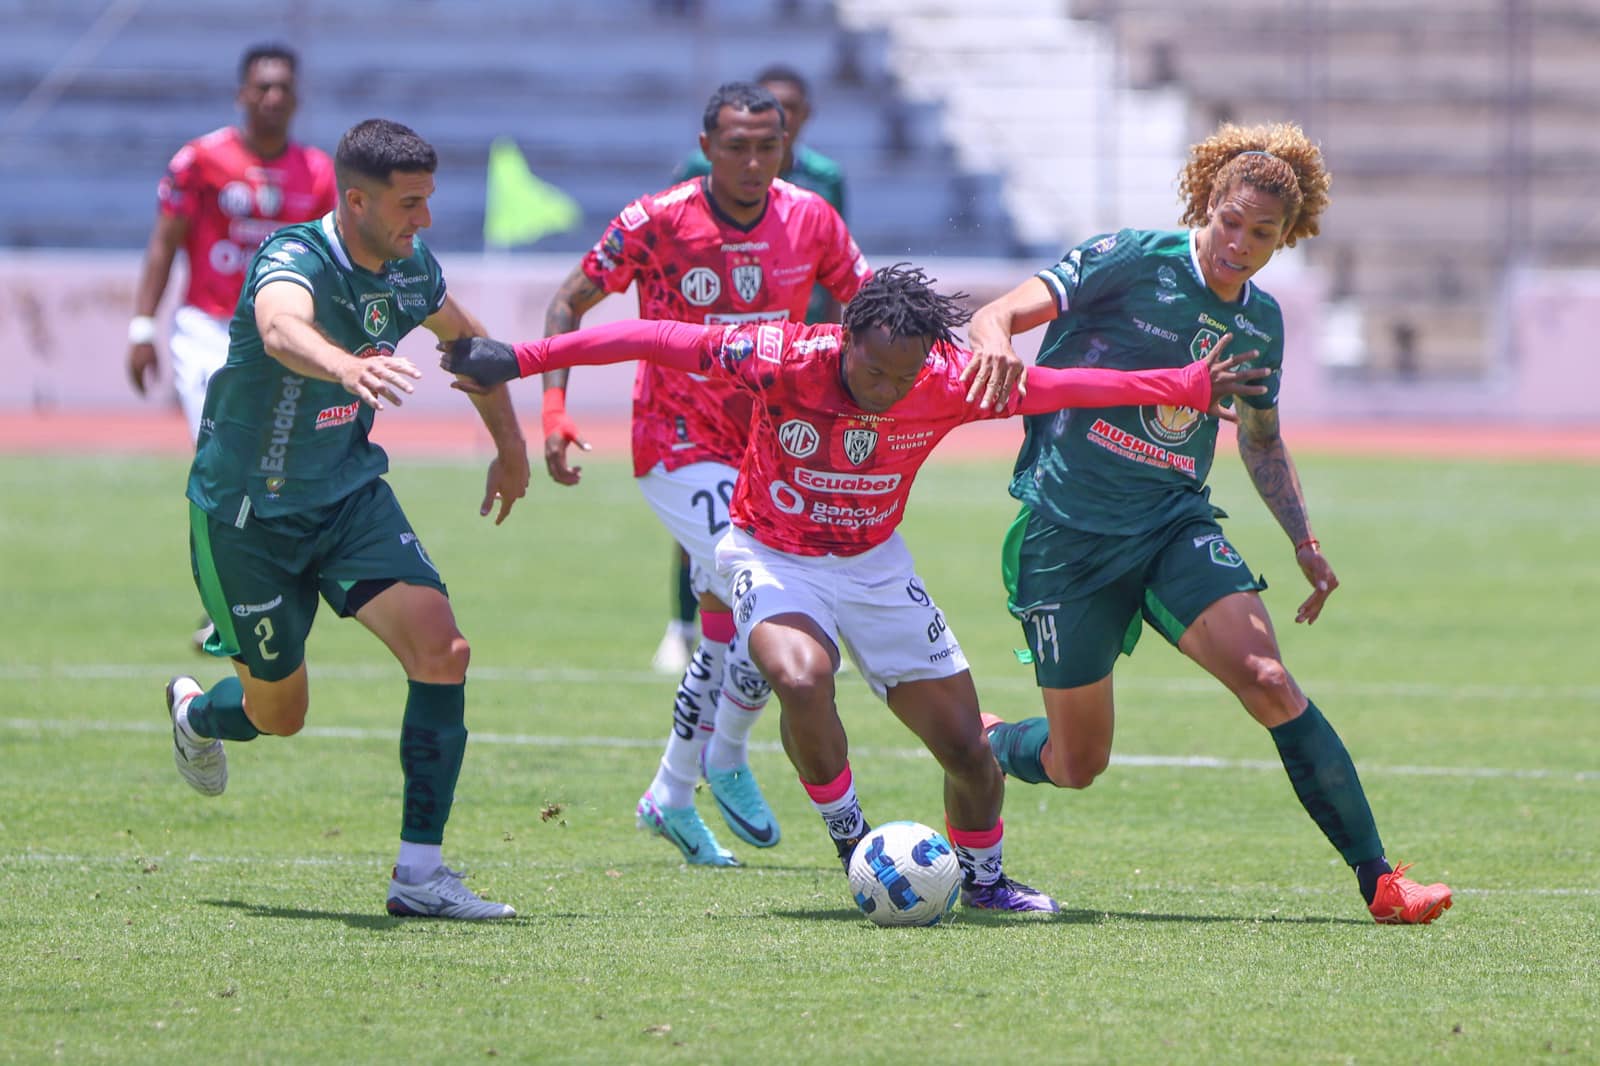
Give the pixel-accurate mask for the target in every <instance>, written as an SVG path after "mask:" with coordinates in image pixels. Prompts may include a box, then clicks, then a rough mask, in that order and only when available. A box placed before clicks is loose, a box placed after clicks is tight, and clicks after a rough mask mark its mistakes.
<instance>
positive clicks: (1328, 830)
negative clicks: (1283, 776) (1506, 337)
mask: <svg viewBox="0 0 1600 1066" xmlns="http://www.w3.org/2000/svg"><path fill="white" fill-rule="evenodd" d="M1267 732H1269V733H1271V734H1272V740H1273V743H1275V744H1277V745H1278V757H1279V758H1280V759H1282V760H1283V768H1284V770H1286V771H1288V774H1289V781H1290V783H1291V784H1293V785H1294V792H1295V795H1297V796H1299V797H1300V805H1301V806H1303V807H1304V808H1305V809H1306V813H1307V814H1309V815H1311V820H1312V821H1314V822H1316V823H1317V827H1318V828H1319V829H1321V830H1322V832H1323V833H1324V834H1325V835H1326V836H1327V838H1328V840H1329V842H1330V843H1332V844H1333V846H1334V847H1336V848H1338V849H1339V854H1340V855H1342V856H1343V857H1344V861H1345V862H1347V863H1349V864H1350V865H1351V866H1355V865H1358V864H1360V863H1363V862H1366V861H1368V860H1370V859H1372V858H1374V857H1376V856H1380V855H1382V854H1383V843H1382V841H1380V840H1379V839H1378V826H1377V824H1376V823H1375V822H1374V821H1373V820H1372V808H1371V807H1370V806H1368V805H1367V794H1366V792H1365V791H1364V790H1363V789H1362V788H1361V779H1360V778H1359V777H1357V776H1356V764H1355V763H1353V762H1351V761H1350V753H1349V752H1348V751H1346V750H1345V747H1344V741H1342V740H1340V739H1339V734H1338V733H1335V732H1334V730H1333V726H1331V725H1329V724H1328V720H1327V719H1326V718H1324V717H1322V712H1321V711H1319V710H1317V705H1316V704H1315V703H1308V704H1307V706H1306V710H1305V713H1304V714H1302V715H1301V716H1300V717H1298V718H1295V719H1293V720H1291V721H1288V722H1285V723H1283V724H1282V725H1279V726H1273V727H1272V728H1271V729H1269V730H1267Z"/></svg>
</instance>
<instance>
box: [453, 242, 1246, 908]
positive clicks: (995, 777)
mask: <svg viewBox="0 0 1600 1066" xmlns="http://www.w3.org/2000/svg"><path fill="white" fill-rule="evenodd" d="M957 299H959V297H946V296H941V295H939V294H937V293H935V292H934V291H933V290H932V288H931V287H930V285H929V283H928V279H927V278H926V277H925V276H924V275H923V273H922V272H921V271H920V270H914V269H907V268H904V267H901V266H895V267H891V268H889V269H888V270H885V271H882V272H880V273H878V274H877V275H875V276H874V277H873V278H872V280H871V281H869V282H868V283H867V284H866V285H865V286H863V287H862V289H861V291H860V292H859V293H858V294H857V295H856V297H855V298H854V299H853V300H852V301H851V302H850V303H849V305H848V306H847V307H846V309H845V314H844V324H843V325H842V326H837V325H812V326H805V325H799V324H796V323H769V324H745V325H732V326H692V325H687V324H683V323H677V322H657V323H647V322H619V323H613V324H611V325H607V326H601V327H598V328H596V329H592V330H585V331H583V332H581V333H577V334H571V335H568V336H561V337H552V338H547V339H545V340H542V341H534V342H532V343H529V344H520V345H517V346H516V347H515V348H512V347H511V346H508V345H505V344H502V343H500V342H498V341H492V340H487V339H485V338H472V339H462V340H458V341H456V342H454V343H453V344H448V345H441V348H442V349H443V350H444V351H445V356H444V358H443V360H441V365H442V366H443V367H444V368H445V369H446V370H450V371H453V372H456V373H458V374H463V375H466V377H467V378H469V379H471V381H463V382H459V383H458V387H460V388H462V389H463V390H464V391H468V392H471V391H474V390H475V389H476V388H477V387H480V386H491V385H495V384H498V383H499V382H501V381H505V380H509V379H510V378H512V377H517V376H526V375H528V374H533V373H538V372H540V371H548V370H549V369H551V368H553V367H558V366H571V365H574V364H578V363H607V362H622V361H625V360H628V359H635V358H644V359H648V360H650V361H651V362H652V363H654V364H657V365H661V366H671V367H676V368H679V369H681V370H685V371H693V372H696V373H699V374H703V375H706V376H707V377H710V378H714V379H716V380H719V381H723V382H726V383H728V384H731V385H733V386H735V387H737V388H739V389H740V390H742V391H743V392H744V393H746V394H748V395H750V396H752V397H753V398H754V399H755V401H756V402H755V420H754V422H753V423H752V425H751V435H750V444H749V447H748V448H747V449H746V450H745V452H744V454H743V458H742V462H741V466H740V469H739V478H738V484H737V488H736V489H735V492H734V496H733V501H732V504H731V505H730V519H731V523H732V528H731V529H730V530H729V531H728V532H727V533H726V534H725V535H724V536H723V538H722V539H721V541H720V543H719V544H718V547H717V552H716V561H717V567H718V571H719V573H720V575H721V576H722V579H723V580H724V581H725V582H726V583H727V585H728V587H729V589H730V591H731V599H732V603H733V612H734V620H735V625H736V627H737V635H738V639H739V640H740V641H741V642H744V643H747V644H748V646H749V647H750V650H751V655H752V658H753V659H754V661H755V663H756V665H757V666H758V667H759V668H760V669H761V671H762V673H763V674H764V675H765V677H766V678H767V679H768V680H769V681H770V682H771V683H772V687H773V689H774V690H775V691H776V693H777V696H778V702H779V705H780V707H781V731H782V736H783V744H784V750H785V751H786V752H787V753H788V755H789V759H790V762H791V763H793V764H794V767H795V769H796V771H797V772H798V773H799V776H800V781H801V784H802V785H803V786H804V787H805V790H806V792H807V794H808V795H809V796H810V797H811V800H812V803H813V805H814V806H815V807H816V809H817V812H818V813H819V814H820V815H821V816H822V818H823V820H824V822H825V823H826V825H827V827H828V832H829V834H830V836H831V837H832V838H833V840H834V843H835V846H836V847H837V849H838V853H839V858H840V859H841V860H842V861H843V862H844V863H845V864H846V866H848V864H849V858H850V852H851V849H852V848H853V847H854V846H855V844H856V843H857V842H858V841H859V840H860V838H861V836H862V835H863V834H864V833H865V832H866V831H867V828H868V825H867V822H866V819H865V818H864V817H863V815H862V812H861V806H860V804H859V802H858V801H857V799H856V792H855V786H854V782H853V779H852V776H851V772H850V764H849V758H848V741H847V738H846V736H845V731H844V726H843V724H842V723H841V722H840V720H839V714H838V709H837V707H836V705H835V702H834V670H835V668H836V667H837V665H838V662H839V656H840V652H841V650H844V651H848V652H849V653H850V656H851V658H853V659H854V660H855V664H856V666H857V667H858V668H859V669H860V672H861V676H862V677H863V679H865V680H866V682H867V684H868V685H869V686H871V688H872V690H873V691H874V692H875V693H877V695H878V696H879V697H880V698H882V699H883V700H885V702H887V703H888V705H889V707H890V709H891V710H892V711H894V713H895V715H896V716H897V717H898V718H900V720H901V721H902V722H904V723H905V724H906V725H907V727H909V728H910V729H911V730H912V731H913V732H914V733H916V734H917V736H918V737H920V738H921V739H922V741H923V743H924V744H925V745H927V747H928V750H929V751H930V752H931V753H932V754H933V756H934V757H935V758H936V759H937V760H938V761H939V764H940V766H941V767H943V769H944V773H945V787H944V800H945V814H946V825H947V828H948V829H949V835H950V839H951V841H952V843H953V844H954V845H955V848H956V854H957V856H958V858H959V859H960V861H961V866H962V871H963V874H964V884H963V888H962V900H963V902H964V903H965V904H966V905H967V906H969V907H976V908H981V909H991V910H1015V911H1055V910H1058V909H1059V906H1058V904H1057V903H1056V901H1055V900H1053V899H1051V898H1050V897H1049V896H1048V895H1046V894H1044V893H1042V892H1039V891H1036V890H1034V889H1032V888H1029V887H1028V886H1026V885H1023V884H1021V883H1020V882H1017V881H1014V880H1012V879H1010V878H1008V877H1006V876H1005V874H1004V872H1003V868H1002V863H1001V850H1002V836H1003V826H1002V823H1001V819H1000V808H1001V804H1002V801H1003V799H1004V793H1005V783H1004V775H1002V774H1001V772H1000V768H999V766H998V765H997V764H996V762H995V760H994V756H993V754H992V753H991V752H990V751H989V750H988V749H987V746H986V744H985V741H984V736H983V731H982V728H981V724H980V718H979V708H978V694H977V690H976V689H975V687H974V686H973V682H972V675H971V672H970V671H969V670H968V668H967V660H966V657H965V655H964V654H963V653H962V651H961V645H960V644H959V643H958V642H957V641H956V638H955V634H954V633H953V632H952V630H951V628H950V626H949V624H948V623H947V622H946V620H945V617H944V615H943V613H942V612H941V611H940V610H939V607H938V605H937V604H935V603H934V601H933V599H932V597H931V596H930V595H929V594H928V592H927V589H926V587H925V585H924V583H923V581H922V579H921V578H920V577H919V576H918V575H917V573H916V570H915V568H914V566H913V563H912V559H911V555H910V552H909V551H908V550H907V549H906V546H905V544H904V543H903V542H902V540H901V538H900V536H899V534H898V533H897V532H896V531H895V530H896V527H897V526H898V525H899V524H900V520H901V517H902V516H903V514H904V511H905V504H906V500H907V497H908V495H909V493H910V491H911V484H912V481H913V480H914V479H915V477H916V474H917V471H918V470H919V469H920V468H921V466H922V464H923V462H924V461H925V460H926V459H927V457H928V454H929V452H930V451H931V450H932V449H933V447H934V445H936V444H937V443H938V442H939V441H940V440H941V439H943V437H944V436H945V434H947V433H948V432H949V431H950V430H952V429H954V428H956V427H957V426H959V425H961V424H963V423H965V422H970V421H975V420H978V419H984V418H996V417H1006V416H1009V415H1013V414H1019V413H1021V414H1037V413H1041V412H1046V411H1053V410H1057V409H1060V408H1063V407H1069V406H1110V405H1117V404H1127V403H1160V404H1173V405H1179V406H1184V407H1189V408H1194V409H1197V410H1201V411H1211V412H1216V411H1218V410H1219V409H1218V408H1217V407H1216V406H1215V404H1214V398H1215V396H1218V395H1223V394H1254V393H1256V392H1259V391H1260V388H1259V386H1255V385H1252V384H1251V383H1250V382H1251V381H1253V380H1254V378H1255V377H1258V376H1261V375H1263V374H1265V373H1266V371H1264V370H1250V371H1237V370H1235V369H1234V368H1235V366H1236V364H1237V362H1238V360H1233V359H1223V358H1222V357H1221V352H1222V350H1223V349H1225V348H1226V346H1227V344H1226V340H1224V341H1223V342H1221V343H1219V344H1218V345H1216V346H1214V348H1213V350H1212V351H1211V352H1210V353H1209V354H1208V355H1207V356H1206V357H1205V358H1203V359H1201V360H1198V361H1196V362H1194V363H1192V364H1190V365H1189V366H1187V367H1183V368H1181V369H1167V370H1158V371H1151V372H1145V373H1138V374H1124V373H1120V372H1117V371H1106V370H1095V369H1087V370H1085V369H1073V370H1048V369H1043V368H1038V367H1035V368H1030V369H1029V370H1028V371H1027V375H1026V379H1025V387H1026V393H1025V395H1021V396H1019V395H1017V394H1016V393H1012V394H1011V395H1010V396H1009V397H1008V399H1007V401H1006V402H1005V403H1004V404H1003V405H999V406H986V405H984V404H979V403H970V402H969V401H968V400H967V398H966V394H967V387H968V386H967V384H966V383H965V382H964V380H963V372H964V371H965V370H966V368H967V366H968V364H969V363H970V362H971V358H972V357H971V354H970V353H969V352H967V351H966V350H964V349H962V348H960V347H958V346H957V345H956V343H955V340H954V337H953V336H952V332H951V331H952V329H953V328H954V327H955V326H958V325H960V324H961V323H962V322H964V321H965V320H966V316H965V314H964V313H963V312H962V311H961V310H960V308H959V305H958V304H957V302H956V301H957ZM1253 354H1255V353H1248V354H1247V355H1246V356H1244V357H1242V358H1248V357H1249V355H1253ZM472 382H476V383H477V384H473V383H472Z"/></svg>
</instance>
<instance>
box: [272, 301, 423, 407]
mask: <svg viewBox="0 0 1600 1066" xmlns="http://www.w3.org/2000/svg"><path fill="white" fill-rule="evenodd" d="M255 307H256V329H257V331H259V332H260V334H261V345H262V347H263V348H265V349H266V352H267V354H268V355H270V356H272V358H274V359H276V360H277V361H278V362H280V363H282V364H283V365H284V366H286V367H288V368H289V369H290V370H293V371H294V372H295V373H296V374H302V375H304V376H306V377H309V378H317V379H319V380H321V381H336V382H338V383H339V384H340V385H342V386H344V388H345V390H346V391H347V392H349V393H351V394H352V395H354V396H356V397H358V398H359V399H360V400H361V402H362V403H364V404H366V405H367V406H369V407H371V408H372V409H373V410H376V411H381V410H383V401H384V400H388V401H389V402H390V403H392V404H394V405H395V406H396V407H399V406H400V404H401V402H402V401H401V397H402V396H404V395H406V394H408V393H411V392H414V391H416V387H415V386H414V385H412V384H411V382H412V381H413V380H414V379H416V378H420V377H421V376H422V371H420V370H418V369H417V368H416V367H415V366H413V365H412V363H411V360H409V359H404V358H402V357H400V356H397V355H374V356H371V357H370V358H366V359H358V358H356V357H355V356H354V355H352V354H351V353H349V352H347V351H345V350H344V349H343V348H340V347H338V346H337V345H334V344H330V343H328V340H327V339H326V338H325V337H323V335H322V333H321V331H320V330H318V329H317V327H316V325H315V324H314V321H313V317H312V316H313V314H314V311H315V306H314V305H313V303H312V300H311V291H310V290H309V289H307V288H305V287H304V286H302V285H300V284H298V283H297V282H293V281H269V282H267V283H266V284H265V285H263V286H261V288H260V289H258V290H256V297H255Z"/></svg>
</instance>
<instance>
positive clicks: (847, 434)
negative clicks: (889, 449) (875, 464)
mask: <svg viewBox="0 0 1600 1066" xmlns="http://www.w3.org/2000/svg"><path fill="white" fill-rule="evenodd" d="M877 446H878V431H877V430H875V429H847V430H845V431H844V457H845V458H846V459H848V460H850V462H851V463H853V464H854V465H856V466H860V465H861V464H862V463H864V462H866V461H867V459H868V458H870V457H871V455H872V452H873V449H875V448H876V447H877Z"/></svg>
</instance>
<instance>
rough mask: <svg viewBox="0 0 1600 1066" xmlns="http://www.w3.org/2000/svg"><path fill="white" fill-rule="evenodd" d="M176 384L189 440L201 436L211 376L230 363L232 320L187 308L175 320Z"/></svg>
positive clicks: (174, 354)
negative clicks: (202, 414) (201, 423)
mask: <svg viewBox="0 0 1600 1066" xmlns="http://www.w3.org/2000/svg"><path fill="white" fill-rule="evenodd" d="M168 348H169V350H170V352H171V355H172V384H173V386H174V387H176V388H177V390H178V403H179V404H181V405H182V406H183V417H184V418H187V419H188V420H189V439H190V440H194V439H195V438H196V437H198V436H199V435H200V414H201V412H202V411H203V410H204V409H205V405H206V386H207V385H209V384H210V383H211V375H213V374H215V373H216V372H217V371H219V370H221V369H222V364H223V363H225V362H227V361H228V319H226V318H217V317H213V316H211V315H208V314H206V313H205V312H204V311H202V310H200V309H199V308H197V307H190V306H189V305H187V304H185V305H184V306H182V307H180V308H178V310H177V313H176V314H174V315H173V316H172V339H171V340H170V342H169V343H168Z"/></svg>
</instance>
